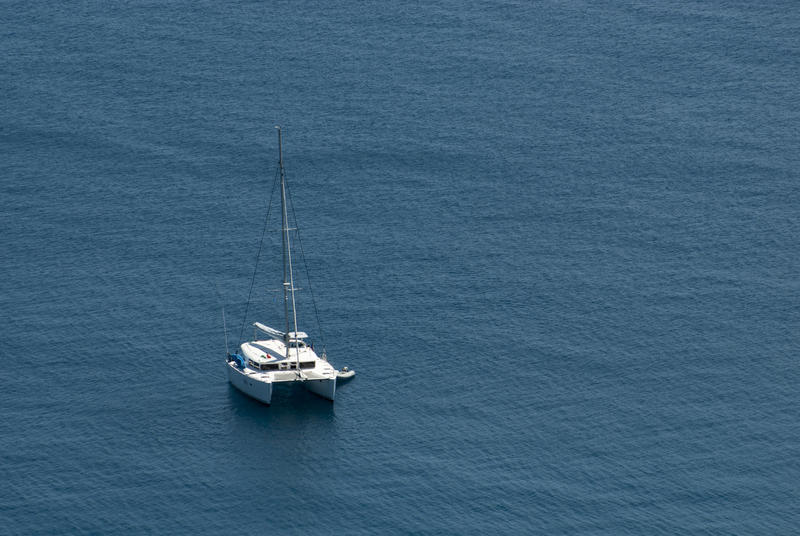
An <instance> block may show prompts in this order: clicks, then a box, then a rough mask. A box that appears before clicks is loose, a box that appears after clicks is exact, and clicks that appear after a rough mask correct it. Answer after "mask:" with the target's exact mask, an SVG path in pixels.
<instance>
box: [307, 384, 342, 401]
mask: <svg viewBox="0 0 800 536" xmlns="http://www.w3.org/2000/svg"><path fill="white" fill-rule="evenodd" d="M303 385H304V386H305V388H306V389H308V390H309V391H311V392H312V393H314V394H317V395H319V396H321V397H322V398H327V399H328V400H330V401H331V402H333V397H334V396H335V395H336V378H333V379H325V380H310V379H309V380H306V381H304V382H303Z"/></svg>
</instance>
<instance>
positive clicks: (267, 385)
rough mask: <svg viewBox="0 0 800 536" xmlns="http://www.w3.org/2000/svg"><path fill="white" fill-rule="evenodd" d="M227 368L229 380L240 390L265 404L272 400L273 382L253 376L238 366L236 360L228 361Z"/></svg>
mask: <svg viewBox="0 0 800 536" xmlns="http://www.w3.org/2000/svg"><path fill="white" fill-rule="evenodd" d="M226 368H227V369H228V381H229V382H230V383H231V385H233V386H234V387H235V388H237V389H238V390H239V391H241V392H243V393H244V394H246V395H247V396H250V397H252V398H255V399H256V400H258V401H260V402H263V403H265V404H270V403H271V402H272V382H268V381H262V380H258V379H255V378H253V377H252V376H251V375H248V374H246V373H245V372H244V371H243V370H242V369H240V368H239V367H237V366H236V364H235V362H228V363H227V364H226Z"/></svg>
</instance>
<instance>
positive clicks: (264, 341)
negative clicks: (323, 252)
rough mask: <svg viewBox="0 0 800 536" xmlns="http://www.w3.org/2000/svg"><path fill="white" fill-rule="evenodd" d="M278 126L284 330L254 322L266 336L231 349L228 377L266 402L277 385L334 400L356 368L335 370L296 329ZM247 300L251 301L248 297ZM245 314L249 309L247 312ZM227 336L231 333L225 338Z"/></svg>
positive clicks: (241, 389)
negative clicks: (296, 387) (340, 383)
mask: <svg viewBox="0 0 800 536" xmlns="http://www.w3.org/2000/svg"><path fill="white" fill-rule="evenodd" d="M275 128H277V129H278V167H279V171H280V196H281V243H282V255H283V303H284V319H285V326H286V328H285V331H279V330H277V329H275V328H272V327H269V326H266V325H264V324H262V323H260V322H256V323H254V324H253V326H254V327H255V329H256V333H257V334H258V333H260V334H261V335H262V337H258V336H256V337H254V339H255V340H252V341H249V342H245V343H243V344H242V345H241V346H240V347H239V351H238V352H237V353H233V354H231V353H228V356H227V364H226V369H227V371H228V381H230V383H231V385H233V386H234V387H236V388H237V389H238V390H240V391H241V392H243V393H245V394H246V395H249V396H251V397H253V398H255V399H257V400H260V401H261V402H264V403H265V404H269V403H271V401H272V391H273V387H274V386H276V385H278V384H301V385H303V386H304V387H305V388H306V389H308V390H309V391H311V392H312V393H316V394H318V395H319V396H321V397H323V398H327V399H328V400H330V401H333V399H334V397H335V395H336V379H337V376H341V377H342V379H345V378H350V377H352V376H353V374H354V372H353V371H352V370H348V369H347V367H345V368H344V369H343V370H342V371H337V370H336V369H335V368H333V366H332V365H331V364H330V363H328V359H327V355H326V354H325V351H324V350H323V352H322V356H321V357H320V356H318V355H317V354H316V352H314V348H313V346H312V345H310V344H308V343H307V342H306V340H307V339H308V335H307V334H306V333H304V332H302V331H298V330H297V309H296V308H295V290H296V288H295V286H294V270H293V267H292V246H291V241H290V234H289V231H291V230H292V229H290V228H289V218H288V211H287V200H286V175H285V173H284V169H283V142H282V138H281V129H280V127H275ZM248 302H249V299H248ZM245 314H246V313H245ZM226 337H227V336H226Z"/></svg>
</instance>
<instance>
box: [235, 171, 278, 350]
mask: <svg viewBox="0 0 800 536" xmlns="http://www.w3.org/2000/svg"><path fill="white" fill-rule="evenodd" d="M278 171H279V170H278V169H277V168H276V169H275V178H274V179H273V180H272V190H270V193H269V204H268V205H267V215H266V217H265V218H264V228H263V229H262V231H261V241H260V242H259V243H258V253H257V254H256V265H255V266H254V267H253V278H252V279H251V280H250V291H249V292H248V293H247V305H246V306H245V308H244V316H243V317H242V327H241V329H239V340H238V342H237V343H236V347H237V348H238V347H239V345H240V344H241V343H242V335H243V334H244V325H245V323H246V322H247V312H248V311H249V310H250V298H251V297H252V295H253V285H254V284H255V282H256V272H258V260H259V259H260V258H261V249H262V248H263V247H264V236H265V235H266V233H267V222H269V214H270V212H271V211H272V196H273V195H274V194H275V185H276V184H277V183H278Z"/></svg>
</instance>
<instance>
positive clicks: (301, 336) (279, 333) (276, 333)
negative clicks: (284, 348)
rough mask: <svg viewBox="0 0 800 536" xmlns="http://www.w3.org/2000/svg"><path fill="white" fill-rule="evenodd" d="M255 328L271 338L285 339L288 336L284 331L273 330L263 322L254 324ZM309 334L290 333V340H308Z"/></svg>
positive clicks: (301, 332) (303, 332) (300, 332)
mask: <svg viewBox="0 0 800 536" xmlns="http://www.w3.org/2000/svg"><path fill="white" fill-rule="evenodd" d="M253 325H254V326H255V327H257V328H258V329H260V330H261V331H263V332H264V333H266V334H267V335H269V336H270V337H274V338H276V339H283V337H284V336H285V335H286V334H285V333H284V332H283V331H278V330H277V329H275V328H271V327H269V326H265V325H264V324H262V323H261V322H256V323H254V324H253ZM307 338H308V333H306V332H305V331H290V332H289V339H290V340H297V339H307Z"/></svg>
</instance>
